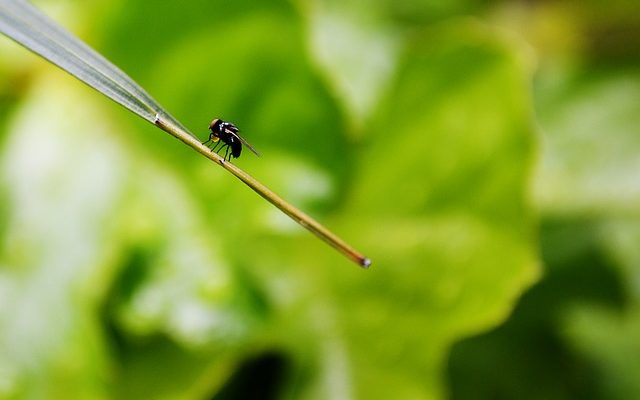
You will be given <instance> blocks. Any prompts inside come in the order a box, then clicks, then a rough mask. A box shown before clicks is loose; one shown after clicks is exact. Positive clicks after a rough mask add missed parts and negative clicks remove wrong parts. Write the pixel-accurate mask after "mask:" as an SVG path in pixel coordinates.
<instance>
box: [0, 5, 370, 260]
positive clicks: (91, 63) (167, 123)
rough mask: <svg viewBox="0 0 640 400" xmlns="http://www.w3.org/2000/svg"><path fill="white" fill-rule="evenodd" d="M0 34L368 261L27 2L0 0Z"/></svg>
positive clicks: (354, 256)
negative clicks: (200, 137) (202, 139)
mask: <svg viewBox="0 0 640 400" xmlns="http://www.w3.org/2000/svg"><path fill="white" fill-rule="evenodd" d="M0 32H2V33H3V34H5V35H6V36H8V37H10V38H12V39H13V40H15V41H16V42H18V43H19V44H21V45H22V46H24V47H26V48H27V49H29V50H31V51H33V52H34V53H36V54H38V55H40V56H42V57H43V58H45V59H47V60H49V61H50V62H51V63H53V64H55V65H57V66H59V67H60V68H62V69H64V70H65V71H67V72H69V73H70V74H71V75H73V76H75V77H76V78H78V79H80V80H81V81H83V82H84V83H86V84H87V85H89V86H91V87H93V88H94V89H96V90H98V91H99V92H101V93H103V94H104V95H105V96H107V97H109V98H111V99H112V100H114V101H115V102H117V103H119V104H121V105H122V106H124V107H125V108H127V109H128V110H130V111H132V112H134V113H135V114H137V115H139V116H140V117H142V118H144V119H145V120H147V121H149V122H151V123H153V124H155V125H156V126H158V127H159V128H161V129H162V130H164V131H165V132H167V133H169V134H171V135H173V136H174V137H176V138H178V139H180V140H181V141H182V142H184V143H186V144H187V145H189V146H190V147H192V148H193V149H194V150H196V151H197V152H199V153H200V154H202V155H204V156H205V157H207V158H209V159H211V160H212V161H214V162H216V163H217V164H219V165H220V166H222V167H223V168H224V169H226V170H227V171H229V172H230V173H231V174H233V175H234V176H235V177H236V178H238V179H240V180H241V181H242V182H243V183H245V184H246V185H247V186H249V187H250V188H251V189H253V190H254V191H255V192H257V193H258V194H259V195H260V196H262V197H263V198H265V199H266V200H268V201H269V202H270V203H272V204H273V205H275V206H276V207H277V208H278V209H280V210H281V211H282V212H284V213H285V214H286V215H288V216H289V217H290V218H292V219H293V220H295V221H296V222H297V223H299V224H300V225H302V226H303V227H305V228H306V229H308V230H309V231H311V232H312V233H313V234H315V235H316V236H318V237H319V238H321V239H322V240H324V241H325V242H327V243H329V244H330V245H331V246H333V247H334V248H336V249H337V250H339V251H340V252H342V253H343V254H344V255H346V256H347V257H349V258H350V259H351V260H353V261H355V262H356V263H358V264H359V265H360V266H362V267H364V268H367V267H369V265H370V264H371V261H370V260H369V259H368V258H366V257H364V256H363V255H362V254H360V253H359V252H357V251H356V250H355V249H353V248H352V247H351V246H349V245H348V244H347V243H346V242H344V241H343V240H341V239H340V238H338V237H337V236H336V235H334V234H333V233H332V232H330V231H329V230H328V229H326V228H325V227H324V226H322V225H320V224H319V223H318V222H317V221H315V220H314V219H312V218H311V217H309V216H307V215H306V214H304V213H303V212H302V211H300V210H299V209H297V208H295V207H293V206H292V205H291V204H289V203H287V202H286V201H284V200H283V199H282V198H280V197H279V196H278V195H276V194H275V193H273V192H272V191H271V190H269V189H268V188H267V187H266V186H264V185H263V184H261V183H260V182H258V181H256V180H255V179H254V178H253V177H251V176H250V175H249V174H247V173H246V172H244V171H242V170H241V169H240V168H238V167H236V166H235V165H233V164H231V163H230V162H227V161H225V160H224V159H223V158H222V157H220V156H219V155H218V154H216V153H214V152H212V151H211V150H209V149H208V148H207V147H206V146H204V145H202V143H200V141H199V140H198V138H197V137H196V136H195V135H194V134H193V133H191V132H189V130H188V129H186V128H185V127H184V126H183V125H182V124H181V123H180V122H179V121H178V120H176V119H175V118H173V117H172V116H171V114H169V113H168V112H167V111H166V110H165V109H164V108H162V107H161V106H160V104H158V103H157V102H156V101H155V100H154V99H153V98H152V97H151V96H149V94H147V93H146V92H145V91H144V90H143V89H142V87H140V86H139V85H138V84H137V83H135V82H134V81H133V80H132V79H131V78H130V77H128V76H127V75H126V74H125V73H124V72H122V71H121V70H120V69H118V68H117V67H116V66H114V65H113V64H112V63H110V62H109V61H108V60H107V59H105V58H104V57H102V56H101V55H100V54H98V53H97V52H95V51H94V50H93V49H91V48H90V47H89V46H87V45H86V44H85V43H83V42H82V41H80V40H79V39H77V38H76V37H75V36H74V35H72V34H71V33H69V32H67V31H66V30H64V29H63V28H62V27H60V26H58V25H57V24H56V23H55V22H54V21H52V20H51V19H49V18H48V17H47V16H45V15H44V14H42V13H41V12H40V11H39V10H38V9H37V8H35V7H34V6H32V5H31V4H30V3H28V2H27V1H25V0H0Z"/></svg>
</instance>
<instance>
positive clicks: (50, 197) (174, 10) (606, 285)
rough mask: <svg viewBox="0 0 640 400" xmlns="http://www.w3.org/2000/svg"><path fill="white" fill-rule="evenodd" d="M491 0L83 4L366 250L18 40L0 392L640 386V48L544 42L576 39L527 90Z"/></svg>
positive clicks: (197, 121) (545, 392)
mask: <svg viewBox="0 0 640 400" xmlns="http://www.w3.org/2000/svg"><path fill="white" fill-rule="evenodd" d="M42 3H43V5H46V4H47V2H42ZM485 3H486V2H479V1H456V2H442V1H428V2H411V1H402V2H389V1H378V2H372V3H369V2H353V3H350V4H348V5H344V4H342V3H341V2H328V1H327V2H313V3H312V2H296V3H295V5H292V4H291V3H288V2H284V1H272V2H261V3H259V4H252V3H250V2H231V3H230V2H223V1H204V0H200V1H193V2H187V3H184V2H173V1H168V2H151V1H137V2H126V1H121V2H108V4H107V2H105V3H104V5H101V7H100V10H101V12H100V13H97V12H95V11H93V12H90V11H87V13H86V14H80V15H77V16H76V17H77V21H80V24H82V25H83V26H85V27H91V28H87V29H86V31H88V33H86V35H87V40H89V41H90V42H92V43H94V45H95V46H96V47H97V48H98V49H99V50H100V51H101V53H102V54H105V55H106V56H107V58H108V59H109V60H111V61H113V62H114V63H115V64H116V65H118V66H120V67H122V69H123V70H124V71H126V72H127V73H129V74H130V75H131V76H133V77H134V78H135V79H136V81H138V82H139V83H141V84H142V86H143V87H144V88H145V89H146V90H147V91H148V92H149V93H151V94H153V96H154V97H155V98H156V99H158V100H159V101H160V103H161V104H163V105H164V106H165V107H166V108H167V109H168V110H169V111H170V112H171V113H172V114H173V115H175V116H177V117H178V119H179V120H180V121H181V122H183V123H184V124H185V125H186V126H188V127H190V128H192V130H193V131H194V132H196V133H199V134H200V135H202V137H204V135H205V131H206V126H207V124H208V123H209V121H210V120H211V119H212V118H214V117H222V118H225V119H229V120H231V121H233V122H235V123H237V125H239V126H240V127H241V129H242V131H243V134H244V136H246V137H247V139H249V140H250V141H251V142H252V143H253V144H255V146H256V147H257V148H258V149H259V150H261V152H262V153H263V157H261V158H256V157H253V156H252V155H251V154H243V156H242V158H240V159H239V160H238V164H240V165H241V166H242V167H243V168H244V169H246V170H248V171H250V172H251V173H252V174H253V175H255V176H256V177H257V178H259V179H260V180H261V181H264V182H265V183H267V184H268V185H269V186H270V187H273V188H274V189H275V191H276V192H278V193H280V194H282V195H283V197H285V198H286V199H288V200H291V201H292V202H293V203H294V204H296V205H298V206H300V207H301V208H302V209H304V210H306V211H308V212H309V213H310V214H312V215H314V216H316V217H318V219H320V220H321V221H323V222H326V223H327V225H328V226H330V227H332V228H335V229H336V231H337V232H339V233H340V234H341V236H344V237H346V238H350V239H351V240H353V242H354V244H355V245H357V247H358V248H362V249H364V250H365V251H366V253H367V255H369V256H370V257H371V258H372V259H373V260H374V265H373V267H372V269H371V270H369V271H366V272H365V271H362V270H358V269H357V268H354V267H353V266H352V265H349V264H348V263H347V262H346V261H345V260H343V259H342V257H340V256H339V255H338V254H334V253H333V252H332V251H331V250H329V249H327V248H326V247H325V246H324V245H323V244H322V243H318V242H317V240H316V239H315V238H313V237H312V236H311V235H309V234H308V233H307V232H305V231H302V230H301V229H299V228H298V227H297V226H295V225H294V224H292V223H291V222H290V221H288V220H286V218H285V217H283V216H282V215H280V214H279V213H278V212H277V211H276V210H275V209H273V207H271V206H270V205H269V204H266V203H265V202H264V201H262V199H260V198H258V197H257V196H255V194H254V193H251V192H250V191H248V190H247V188H246V187H244V186H243V185H240V184H238V182H237V181H235V180H233V179H229V177H228V176H227V175H226V174H224V173H222V172H221V171H218V169H217V168H214V167H213V166H212V165H211V163H210V162H208V161H207V160H202V159H200V158H199V157H195V156H194V155H193V153H192V152H190V151H184V148H183V146H182V145H181V144H180V143H179V142H176V141H175V140H169V139H168V137H165V136H166V135H162V134H159V132H158V131H157V129H154V128H152V127H150V126H145V125H144V124H142V123H141V122H140V121H139V120H138V119H136V118H134V117H133V116H131V115H130V114H129V113H126V112H124V111H123V110H122V109H120V108H116V107H114V106H113V105H112V104H111V103H110V102H107V101H105V100H103V99H101V98H100V97H99V96H97V95H96V94H95V92H93V91H90V90H88V89H87V88H85V87H84V86H81V85H79V84H78V83H77V82H75V81H74V80H73V79H71V78H70V77H68V76H66V75H63V74H62V73H60V72H59V71H57V70H54V69H52V68H50V67H49V66H45V65H44V64H42V63H40V62H39V61H37V60H36V59H35V57H33V58H30V59H25V58H24V55H23V54H22V53H20V52H19V51H17V50H16V48H14V47H12V45H11V44H8V43H6V42H4V41H2V42H0V52H2V54H5V51H6V54H8V55H9V57H7V58H4V57H3V59H2V60H0V78H1V79H0V82H2V83H0V118H1V119H0V126H1V127H2V128H1V130H0V132H2V136H1V137H2V140H1V144H2V147H1V149H0V154H1V156H0V162H1V164H2V167H1V169H0V172H1V176H0V187H1V190H0V235H1V237H2V246H1V247H0V398H15V399H22V398H65V399H69V398H71V399H73V398H77V399H95V398H122V399H128V398H163V399H200V398H219V399H224V398H247V397H250V396H251V395H254V396H257V395H261V396H262V397H267V398H309V399H316V398H317V399H326V398H331V399H334V398H359V399H376V398H380V399H387V398H400V399H433V398H443V397H445V396H446V395H447V393H449V392H450V393H451V394H452V395H453V397H458V398H474V397H475V398H495V397H496V396H502V397H505V398H567V397H576V396H578V397H581V398H588V397H592V398H634V397H637V395H638V393H640V391H639V390H640V389H639V388H638V385H637V379H636V378H637V373H635V371H636V364H637V361H635V360H637V359H638V357H636V356H635V355H637V353H638V349H637V346H636V345H635V341H634V338H635V337H636V336H637V332H638V313H637V309H638V307H637V299H638V288H637V287H636V284H635V282H637V281H638V280H637V265H639V264H638V262H639V260H640V255H639V254H638V251H637V250H636V249H637V246H636V243H637V241H638V229H637V221H636V219H637V204H639V203H638V201H637V192H638V190H637V189H638V187H637V183H638V180H637V179H636V177H637V176H638V175H637V170H638V168H637V157H635V154H636V153H637V152H636V151H635V150H636V148H637V144H638V135H637V134H636V132H637V127H638V126H640V124H639V123H638V122H639V121H637V119H638V115H640V114H639V113H638V112H637V108H638V102H637V101H634V98H635V97H637V95H635V93H636V92H637V89H638V88H637V86H638V75H637V71H635V70H634V69H633V68H630V67H629V66H628V65H629V63H631V62H630V61H628V60H627V61H625V63H626V64H625V66H624V67H620V66H611V65H608V66H606V67H602V68H591V69H584V70H582V71H579V70H578V68H576V65H575V64H571V61H567V60H566V59H562V60H561V61H558V60H556V59H551V58H545V57H551V56H549V54H556V53H554V52H557V51H558V48H556V47H553V46H554V45H555V46H560V45H561V44H562V43H565V42H562V41H561V43H560V44H557V43H554V44H553V45H552V46H551V47H552V48H551V49H548V48H544V47H537V48H536V49H535V50H536V51H537V53H538V54H539V55H540V57H541V59H540V69H539V71H538V74H537V76H536V80H535V87H534V90H533V91H532V90H531V87H530V86H531V84H530V81H531V78H532V68H533V64H534V63H533V58H534V57H532V54H533V53H532V51H531V50H532V49H531V48H530V47H529V46H528V45H527V44H525V42H524V41H522V40H521V39H517V38H515V37H514V36H513V35H512V33H509V31H507V30H503V29H498V28H497V26H504V25H508V24H504V23H503V22H504V21H503V20H500V18H504V17H503V16H501V15H516V14H517V13H512V14H509V12H513V10H510V9H509V7H508V6H504V9H499V11H504V12H505V14H500V12H496V13H493V12H491V11H492V9H490V8H489V9H488V8H486V7H487V6H486V4H485ZM590 4H591V3H590ZM66 7H67V8H66V10H67V11H70V10H76V9H78V8H77V7H80V6H79V5H78V4H69V5H66ZM542 7H543V8H542V11H539V9H536V10H533V11H531V13H532V14H535V12H538V11H539V12H540V13H541V15H549V14H545V12H550V11H549V10H547V9H544V6H542ZM590 7H592V8H594V7H595V6H594V5H593V4H591V6H590ZM549 8H550V9H552V11H553V12H559V13H560V14H559V15H565V14H562V13H563V12H565V11H566V10H562V9H561V10H560V11H558V10H556V9H555V8H553V6H549ZM592 8H590V9H589V10H591V9H592ZM568 9H570V8H568ZM620 9H624V7H622V8H620ZM505 10H506V11H505ZM472 12H477V13H479V15H480V16H481V18H478V19H471V18H468V16H467V15H465V13H466V14H468V13H472ZM611 13H613V11H612V12H611ZM61 15H65V13H61ZM571 15H573V14H571ZM593 15H595V13H590V12H588V10H587V11H585V13H584V15H583V16H582V17H583V18H585V21H589V18H594V17H593ZM607 15H608V16H607V18H614V17H615V16H612V15H613V14H607ZM514 18H515V17H514ZM576 18H577V17H576ZM62 19H63V20H64V18H62ZM557 20H563V21H570V19H569V18H567V19H562V18H558V19H557ZM545 21H546V19H545ZM66 22H67V23H70V22H71V20H69V21H66ZM510 22H513V21H510ZM523 26H524V24H523ZM71 30H74V31H75V29H73V27H72V29H71ZM566 30H567V31H572V30H571V29H566ZM79 31H80V32H82V29H79ZM86 31H85V32H86ZM522 31H526V27H523V28H522ZM559 31H565V30H563V29H559ZM534 36H535V35H534ZM527 39H529V40H530V42H531V43H533V44H534V45H538V44H539V43H540V42H539V41H537V40H538V39H539V38H538V37H527ZM541 42H544V41H541ZM568 42H570V41H568ZM568 42H567V43H568ZM594 49H597V47H594ZM563 51H566V49H563ZM586 58H587V57H585V59H586ZM593 58H594V59H597V54H595V55H593ZM7 60H11V61H7ZM550 60H551V61H554V62H556V63H555V64H554V63H552V62H550ZM563 63H566V64H563ZM22 81H24V82H28V84H27V85H23V86H21V85H19V84H17V83H16V84H15V85H13V86H12V85H9V84H6V83H4V82H22ZM634 96H635V97H634ZM603 99H604V100H603ZM534 101H535V103H534ZM534 105H535V113H534ZM534 115H535V116H536V118H535V119H534ZM536 125H538V126H539V127H540V130H541V132H542V138H543V140H542V141H541V142H542V143H541V144H540V145H539V146H537V145H536V135H535V134H534V127H535V126H536ZM536 161H537V162H538V167H537V169H536V170H535V171H533V167H534V162H536ZM534 173H535V184H534V185H532V184H531V182H530V181H531V180H532V178H533V177H534ZM532 186H533V187H532ZM532 192H533V196H532V195H531V193H532ZM535 202H537V205H536V206H533V205H532V204H534V203H535ZM539 211H541V213H542V216H543V222H542V231H541V232H540V233H538V232H536V226H537V215H538V212H539ZM538 248H541V249H542V261H544V264H545V271H546V272H547V276H546V277H545V279H544V280H543V281H542V282H541V283H540V284H539V285H536V286H535V287H534V288H533V289H532V290H530V291H528V292H526V294H525V296H524V297H523V298H522V300H521V301H518V299H519V298H520V295H521V294H522V293H523V292H524V291H525V290H526V289H527V288H528V287H529V286H530V285H531V284H533V282H534V281H535V280H536V279H537V277H538V275H539V269H538V265H539V264H540V263H541V260H540V259H539V257H538ZM514 307H516V308H515V313H514V315H513V317H512V318H510V319H509V320H508V321H507V323H506V324H504V325H502V326H500V327H499V328H497V329H496V330H495V331H493V332H491V333H488V334H485V335H482V336H478V337H475V338H472V339H467V338H469V337H470V336H473V335H476V334H479V333H482V332H485V331H486V330H489V329H491V328H494V327H496V326H498V325H499V324H500V323H501V322H502V321H504V320H505V319H507V318H508V316H509V314H510V312H511V310H512V309H513V308H514ZM464 339H467V340H464ZM461 340H464V341H462V342H461ZM456 343H458V344H456ZM452 347H453V349H454V350H453V352H452V351H451V349H452ZM549 365H552V367H550V366H549ZM447 366H449V368H448V369H447ZM274 371H275V372H274ZM265 376H267V377H269V378H270V379H261V378H262V377H265ZM445 377H446V378H447V379H448V380H447V379H445Z"/></svg>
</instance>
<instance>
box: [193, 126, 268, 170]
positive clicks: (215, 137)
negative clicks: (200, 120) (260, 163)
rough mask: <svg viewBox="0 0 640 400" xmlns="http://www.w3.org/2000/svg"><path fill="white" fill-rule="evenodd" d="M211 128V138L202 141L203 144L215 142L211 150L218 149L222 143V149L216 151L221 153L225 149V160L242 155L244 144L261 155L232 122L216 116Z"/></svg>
mask: <svg viewBox="0 0 640 400" xmlns="http://www.w3.org/2000/svg"><path fill="white" fill-rule="evenodd" d="M209 130H210V131H211V133H210V134H209V139H208V140H205V141H204V142H202V144H207V143H215V144H214V145H213V147H211V151H216V148H217V147H218V146H219V145H220V144H222V147H220V149H218V150H217V151H216V153H219V152H220V151H222V149H225V152H224V159H225V160H227V159H228V160H231V159H232V158H238V157H240V153H242V145H243V144H244V145H245V146H247V147H248V148H249V150H251V151H252V152H253V153H254V154H255V155H257V156H260V153H258V150H256V149H255V148H254V147H253V146H251V145H250V144H249V142H247V141H246V140H244V139H243V138H242V136H240V135H238V128H237V127H236V126H235V125H234V124H232V123H231V122H225V121H223V120H221V119H219V118H216V119H214V120H213V121H211V124H209ZM229 150H231V154H229Z"/></svg>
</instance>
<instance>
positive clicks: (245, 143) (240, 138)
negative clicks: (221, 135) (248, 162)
mask: <svg viewBox="0 0 640 400" xmlns="http://www.w3.org/2000/svg"><path fill="white" fill-rule="evenodd" d="M227 132H228V133H230V134H232V135H233V136H235V137H236V138H238V139H239V140H240V141H241V142H242V144H244V145H245V146H247V148H248V149H249V150H251V151H252V152H253V154H255V155H257V156H258V157H260V153H259V152H258V150H256V149H255V148H254V147H253V146H252V145H251V144H250V143H249V142H247V141H246V140H244V138H243V137H242V136H240V135H238V132H237V131H236V132H233V131H231V130H229V129H227Z"/></svg>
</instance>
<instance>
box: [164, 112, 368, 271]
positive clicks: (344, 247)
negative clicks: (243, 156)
mask: <svg viewBox="0 0 640 400" xmlns="http://www.w3.org/2000/svg"><path fill="white" fill-rule="evenodd" d="M154 123H155V124H156V125H157V126H158V127H160V129H162V130H163V131H165V132H167V133H169V134H170V135H172V136H174V137H176V138H178V139H180V140H181V141H182V142H184V143H185V144H187V145H189V146H190V147H191V148H193V149H194V150H195V151H197V152H198V153H200V154H202V155H203V156H205V157H207V158H208V159H210V160H211V161H213V162H215V163H217V164H218V165H220V166H221V167H222V168H224V169H226V170H227V171H229V172H231V173H232V174H233V175H234V176H235V177H236V178H238V179H240V180H241V181H242V182H244V183H245V184H246V185H247V186H249V187H250V188H251V189H253V190H254V191H255V192H256V193H258V194H259V195H260V196H262V197H263V198H264V199H266V200H267V201H268V202H270V203H271V204H273V205H274V206H276V207H277V208H278V209H279V210H280V211H282V212H283V213H285V214H287V215H288V216H289V217H290V218H292V219H293V220H294V221H296V222H297V223H298V224H300V225H302V226H303V227H304V228H306V229H308V230H309V231H311V233H313V234H314V235H316V236H318V237H319V238H320V239H322V240H324V241H325V242H327V243H328V244H329V245H331V246H333V247H334V248H335V249H336V250H338V251H339V252H341V253H342V254H344V255H345V256H347V257H348V258H350V259H351V260H353V261H354V262H356V263H357V264H358V265H359V266H361V267H363V268H369V266H370V265H371V260H369V259H368V258H367V257H365V256H364V255H362V254H361V253H360V252H358V251H357V250H355V249H354V248H353V247H351V246H349V245H348V244H347V243H346V242H345V241H344V240H342V239H340V238H339V237H338V236H336V235H335V234H334V233H332V232H331V231H329V230H328V229H327V228H325V227H324V226H322V225H321V224H320V223H318V222H317V221H316V220H314V219H313V218H311V217H310V216H308V215H307V214H305V213H303V212H302V211H300V210H299V209H297V208H296V207H294V206H292V205H291V204H289V203H288V202H286V201H285V200H284V199H283V198H282V197H280V196H278V195H277V194H275V193H274V192H273V191H271V190H270V189H269V188H267V187H266V186H265V185H263V184H261V183H260V182H258V181H257V180H256V179H255V178H253V177H252V176H251V175H249V174H247V173H246V172H244V171H243V170H241V169H240V168H238V167H236V166H235V165H234V164H232V163H230V162H229V161H225V159H224V158H222V157H220V156H219V155H218V154H217V153H215V152H213V151H211V149H209V148H208V147H207V146H205V145H203V144H202V143H200V142H199V141H198V140H197V139H195V138H194V137H193V136H191V135H190V134H189V133H187V132H186V131H185V130H184V129H182V128H181V127H179V126H177V125H175V124H173V123H172V122H171V121H168V120H165V119H163V118H162V117H161V116H160V115H156V118H155V120H154Z"/></svg>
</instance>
